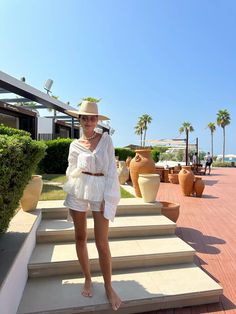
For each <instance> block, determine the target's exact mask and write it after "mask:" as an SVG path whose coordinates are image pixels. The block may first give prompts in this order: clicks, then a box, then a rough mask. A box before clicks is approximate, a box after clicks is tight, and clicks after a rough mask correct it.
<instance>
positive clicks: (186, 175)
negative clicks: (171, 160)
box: [178, 168, 194, 196]
mask: <svg viewBox="0 0 236 314" xmlns="http://www.w3.org/2000/svg"><path fill="white" fill-rule="evenodd" d="M178 178H179V184H180V187H181V190H182V192H183V194H184V195H185V196H190V195H191V194H192V191H193V182H194V174H193V172H192V170H187V169H184V168H182V169H181V170H180V172H179V174H178Z"/></svg>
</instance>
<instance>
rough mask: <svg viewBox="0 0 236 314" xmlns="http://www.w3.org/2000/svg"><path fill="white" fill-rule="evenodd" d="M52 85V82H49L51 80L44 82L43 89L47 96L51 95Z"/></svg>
mask: <svg viewBox="0 0 236 314" xmlns="http://www.w3.org/2000/svg"><path fill="white" fill-rule="evenodd" d="M52 84H53V80H51V79H48V80H47V81H46V82H45V84H44V89H46V91H47V94H49V93H51V87H52Z"/></svg>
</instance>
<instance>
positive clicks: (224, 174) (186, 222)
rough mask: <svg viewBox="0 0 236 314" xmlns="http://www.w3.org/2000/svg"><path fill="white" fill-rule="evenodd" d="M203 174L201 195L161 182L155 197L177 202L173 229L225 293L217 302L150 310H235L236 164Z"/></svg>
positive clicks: (164, 312) (181, 311) (231, 311)
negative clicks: (175, 224)
mask: <svg viewBox="0 0 236 314" xmlns="http://www.w3.org/2000/svg"><path fill="white" fill-rule="evenodd" d="M202 178H203V180H204V182H205V184H206V186H205V190H204V195H203V197H202V198H196V197H186V196H183V195H182V193H181V191H180V186H179V185H176V184H170V183H161V186H160V189H159V192H158V196H157V199H158V200H166V201H173V202H178V203H180V217H179V219H178V222H177V225H178V228H177V229H176V233H177V235H178V236H180V237H181V238H182V239H184V240H185V241H186V242H188V243H189V244H190V245H191V246H192V247H193V248H194V249H195V250H196V251H197V256H196V260H195V263H196V264H198V265H199V266H201V268H202V269H203V270H204V271H205V272H207V273H208V274H209V275H210V276H211V277H213V278H214V279H215V280H216V281H217V282H219V284H220V285H221V286H222V287H223V289H224V295H223V296H222V298H221V303H219V304H214V305H205V306H198V307H188V308H185V309H175V310H168V311H157V312H152V313H158V314H160V313H162V314H167V313H168V314H177V313H181V314H182V313H184V314H190V313H191V314H193V313H221V314H222V313H236V168H215V169H213V171H212V175H211V176H202Z"/></svg>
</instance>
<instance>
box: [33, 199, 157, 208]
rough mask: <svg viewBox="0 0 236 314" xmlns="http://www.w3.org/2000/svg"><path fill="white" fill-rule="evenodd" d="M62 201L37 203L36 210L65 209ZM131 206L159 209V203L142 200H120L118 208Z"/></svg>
mask: <svg viewBox="0 0 236 314" xmlns="http://www.w3.org/2000/svg"><path fill="white" fill-rule="evenodd" d="M63 203H64V200H51V201H39V202H38V205H37V208H40V209H50V208H51V209H53V208H66V207H65V206H64V205H63ZM124 206H132V207H143V206H145V207H146V208H155V207H160V206H161V204H160V202H158V201H157V202H153V203H145V202H144V201H143V199H142V198H135V197H134V198H121V199H120V201H119V204H118V207H124Z"/></svg>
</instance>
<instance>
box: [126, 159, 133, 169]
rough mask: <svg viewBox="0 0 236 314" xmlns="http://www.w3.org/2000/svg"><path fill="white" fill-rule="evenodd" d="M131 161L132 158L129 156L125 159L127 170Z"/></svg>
mask: <svg viewBox="0 0 236 314" xmlns="http://www.w3.org/2000/svg"><path fill="white" fill-rule="evenodd" d="M131 160H132V157H131V156H128V157H127V158H126V161H125V163H126V166H127V167H128V168H129V165H130V162H131Z"/></svg>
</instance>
